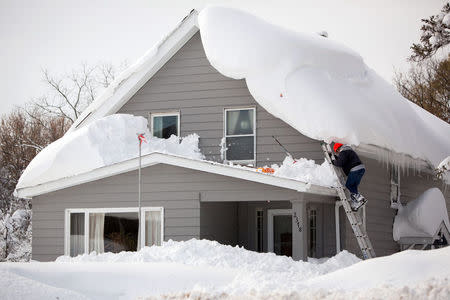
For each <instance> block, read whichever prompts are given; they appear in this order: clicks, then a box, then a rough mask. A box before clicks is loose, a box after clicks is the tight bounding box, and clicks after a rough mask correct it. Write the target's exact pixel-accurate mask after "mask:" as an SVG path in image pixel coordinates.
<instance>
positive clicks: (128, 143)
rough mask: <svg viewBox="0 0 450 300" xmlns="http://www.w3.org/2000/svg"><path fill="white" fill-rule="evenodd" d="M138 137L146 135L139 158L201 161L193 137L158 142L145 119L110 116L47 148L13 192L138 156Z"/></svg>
mask: <svg viewBox="0 0 450 300" xmlns="http://www.w3.org/2000/svg"><path fill="white" fill-rule="evenodd" d="M137 133H145V136H146V139H147V141H148V143H143V144H142V155H145V154H149V153H152V152H161V153H170V154H175V155H179V156H184V157H188V158H192V159H203V158H204V156H203V155H202V154H201V152H200V150H199V148H198V141H199V137H198V135H196V134H192V135H189V136H186V137H184V138H181V139H180V138H179V137H176V136H171V137H170V138H169V139H160V138H156V137H153V136H151V135H150V132H149V130H148V127H147V119H145V118H143V117H136V116H132V115H126V114H115V115H110V116H107V117H104V118H101V119H99V120H96V121H94V122H92V123H90V124H89V125H87V126H85V127H82V128H79V129H78V130H76V131H73V132H70V133H67V134H65V135H64V136H63V137H62V138H60V139H59V140H57V141H55V142H53V143H52V144H50V145H48V146H47V147H46V148H45V149H44V150H42V151H41V152H39V154H38V155H36V157H35V158H34V159H33V160H32V161H31V162H30V164H29V165H28V167H27V168H26V169H25V171H24V172H23V174H22V176H21V177H20V179H19V182H18V184H17V187H16V188H24V187H27V186H34V185H38V184H41V183H44V182H49V181H52V180H56V179H60V178H64V177H68V176H73V175H77V174H81V173H85V172H88V171H91V170H94V169H96V168H100V167H104V166H108V165H112V164H114V163H118V162H121V161H124V160H127V159H132V158H135V157H137V156H138V153H139V148H138V139H137Z"/></svg>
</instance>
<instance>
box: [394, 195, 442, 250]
mask: <svg viewBox="0 0 450 300" xmlns="http://www.w3.org/2000/svg"><path fill="white" fill-rule="evenodd" d="M442 221H444V222H445V224H446V225H447V228H450V222H449V219H448V212H447V206H446V204H445V198H444V195H443V194H442V192H441V191H440V190H439V189H438V188H431V189H429V190H427V191H425V192H424V193H423V194H422V195H420V196H419V197H418V198H417V199H415V200H413V201H411V202H409V203H407V204H406V205H405V206H400V207H399V209H398V213H397V215H396V216H395V220H394V227H393V237H394V240H395V241H398V240H400V238H402V237H432V236H434V234H435V233H436V231H437V230H438V228H439V226H440V225H441V223H442Z"/></svg>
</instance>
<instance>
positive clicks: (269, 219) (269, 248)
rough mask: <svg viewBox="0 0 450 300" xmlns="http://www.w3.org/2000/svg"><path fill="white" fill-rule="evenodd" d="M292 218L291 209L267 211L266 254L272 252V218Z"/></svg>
mask: <svg viewBox="0 0 450 300" xmlns="http://www.w3.org/2000/svg"><path fill="white" fill-rule="evenodd" d="M274 216H292V209H268V210H267V252H273V248H274V244H273V243H274V241H273V217H274Z"/></svg>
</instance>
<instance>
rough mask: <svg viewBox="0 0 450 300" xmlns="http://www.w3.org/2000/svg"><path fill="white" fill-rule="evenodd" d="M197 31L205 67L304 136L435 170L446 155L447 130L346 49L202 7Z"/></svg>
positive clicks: (225, 10) (449, 127) (448, 146)
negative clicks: (242, 87)
mask: <svg viewBox="0 0 450 300" xmlns="http://www.w3.org/2000/svg"><path fill="white" fill-rule="evenodd" d="M199 26H200V33H201V37H202V42H203V46H204V48H205V51H206V55H207V58H208V60H209V61H210V63H211V64H212V65H213V66H214V67H215V68H216V69H217V70H218V71H219V72H220V73H222V74H223V75H225V76H228V77H231V78H234V79H243V78H244V79H245V80H246V82H247V85H248V88H249V90H250V93H251V94H252V95H253V97H254V98H255V99H256V101H257V102H258V103H259V104H260V105H261V106H263V107H264V108H265V109H266V110H267V111H269V112H270V113H271V114H273V115H274V116H276V117H278V118H280V119H282V120H284V121H285V122H287V123H288V124H289V125H291V126H292V127H294V128H295V129H297V130H298V131H299V132H301V133H302V134H304V135H306V136H308V137H310V138H313V139H316V140H325V141H327V142H331V141H336V142H341V143H345V144H352V145H356V146H357V145H360V144H363V145H376V146H379V147H381V148H386V149H389V150H392V151H394V152H398V153H403V154H408V155H410V156H412V157H414V158H422V159H424V160H426V161H428V162H430V163H431V164H432V165H433V166H434V167H436V166H437V165H438V164H439V163H440V162H441V161H442V160H443V159H444V158H445V157H447V156H448V155H449V153H450V139H449V136H450V125H449V124H447V123H446V122H444V121H442V120H440V119H438V118H436V117H434V116H433V115H431V114H430V113H428V112H427V111H425V110H423V109H421V108H420V107H418V106H417V105H415V104H413V103H411V102H409V101H408V100H406V99H405V98H403V97H402V96H401V95H400V94H399V93H398V92H397V91H396V90H395V89H394V87H393V86H392V85H391V84H389V83H387V82H386V81H385V80H383V79H382V78H381V77H380V76H378V75H377V74H376V73H375V72H374V71H373V70H371V69H370V68H369V67H367V66H366V64H365V63H364V61H363V59H362V58H361V56H360V55H358V54H357V53H356V52H354V51H352V50H351V49H349V48H347V47H345V46H343V45H341V44H339V43H337V42H334V41H332V40H330V39H328V38H324V37H322V36H319V35H317V34H305V33H298V32H293V31H289V30H286V29H283V28H280V27H277V26H274V25H272V24H269V23H267V22H265V21H263V20H261V19H259V18H257V17H255V16H252V15H250V14H248V13H245V12H242V11H239V10H236V9H231V8H224V7H216V6H212V7H207V8H205V9H204V10H202V11H201V12H200V14H199Z"/></svg>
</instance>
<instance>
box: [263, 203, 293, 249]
mask: <svg viewBox="0 0 450 300" xmlns="http://www.w3.org/2000/svg"><path fill="white" fill-rule="evenodd" d="M267 217H268V222H267V225H268V230H267V233H268V238H267V241H268V250H269V252H273V253H275V254H277V255H285V256H292V210H290V209H269V210H268V211H267Z"/></svg>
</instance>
